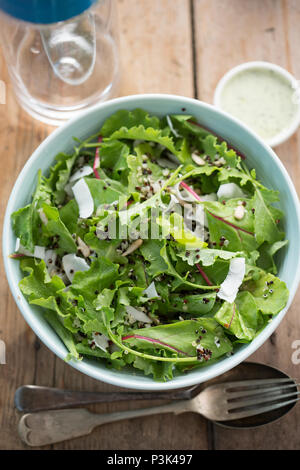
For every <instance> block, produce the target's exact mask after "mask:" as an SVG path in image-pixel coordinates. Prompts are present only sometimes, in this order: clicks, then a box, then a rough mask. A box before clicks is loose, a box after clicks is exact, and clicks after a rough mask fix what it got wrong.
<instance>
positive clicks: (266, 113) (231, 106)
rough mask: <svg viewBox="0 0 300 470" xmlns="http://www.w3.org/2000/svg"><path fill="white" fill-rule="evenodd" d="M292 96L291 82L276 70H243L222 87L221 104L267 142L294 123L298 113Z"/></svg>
mask: <svg viewBox="0 0 300 470" xmlns="http://www.w3.org/2000/svg"><path fill="white" fill-rule="evenodd" d="M294 93H295V90H294V89H293V88H292V86H291V83H290V82H289V81H288V80H287V79H285V78H284V77H283V76H281V75H280V74H279V73H277V72H276V71H273V70H268V69H264V68H252V69H245V70H242V71H240V72H239V73H237V74H236V75H235V76H233V77H232V78H231V79H229V81H228V82H227V83H226V84H225V86H224V88H223V91H222V93H221V97H220V104H221V107H222V109H223V110H224V111H227V112H228V113H230V114H232V115H233V116H235V117H237V118H238V119H240V120H241V121H243V122H244V123H245V124H247V125H248V126H249V127H251V128H252V129H253V130H254V131H255V132H257V134H259V135H260V136H261V137H262V138H263V139H266V140H268V139H271V138H272V137H274V136H275V135H277V134H279V133H280V132H281V131H283V130H284V129H286V128H288V127H289V126H290V124H291V122H292V121H293V119H294V117H295V115H296V113H297V111H298V104H297V103H295V102H294V100H293V95H294Z"/></svg>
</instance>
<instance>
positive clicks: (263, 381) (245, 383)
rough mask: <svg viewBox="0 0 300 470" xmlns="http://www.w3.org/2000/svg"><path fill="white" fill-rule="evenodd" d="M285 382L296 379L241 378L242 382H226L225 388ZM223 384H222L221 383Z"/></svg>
mask: <svg viewBox="0 0 300 470" xmlns="http://www.w3.org/2000/svg"><path fill="white" fill-rule="evenodd" d="M284 382H294V379H289V378H286V379H276V378H274V379H257V380H241V381H240V382H224V383H223V384H222V385H224V388H225V389H226V390H227V391H228V390H229V389H230V388H239V387H253V386H257V385H271V384H274V385H278V384H281V383H284ZM220 385H221V384H220Z"/></svg>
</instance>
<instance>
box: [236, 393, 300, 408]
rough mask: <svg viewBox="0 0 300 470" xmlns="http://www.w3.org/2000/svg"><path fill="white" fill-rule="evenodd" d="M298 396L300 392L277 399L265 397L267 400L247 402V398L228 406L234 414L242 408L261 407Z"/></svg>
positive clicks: (277, 397) (258, 399)
mask: <svg viewBox="0 0 300 470" xmlns="http://www.w3.org/2000/svg"><path fill="white" fill-rule="evenodd" d="M297 395H300V392H290V393H285V394H283V395H279V396H276V397H274V396H273V397H265V398H261V399H260V398H252V399H250V400H247V398H245V399H244V400H243V401H238V402H234V403H230V404H229V406H228V410H229V411H231V410H232V412H234V410H241V409H242V408H248V406H253V405H254V406H259V405H261V404H262V403H268V402H269V403H271V402H273V401H277V402H278V400H281V399H283V398H288V397H292V396H294V397H296V396H297Z"/></svg>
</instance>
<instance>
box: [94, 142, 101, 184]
mask: <svg viewBox="0 0 300 470" xmlns="http://www.w3.org/2000/svg"><path fill="white" fill-rule="evenodd" d="M98 142H102V137H101V135H100V136H99V137H98ZM99 166H100V147H97V148H96V152H95V160H94V164H93V172H94V175H95V178H97V179H98V180H99V179H100V175H99V173H98V170H97V168H99Z"/></svg>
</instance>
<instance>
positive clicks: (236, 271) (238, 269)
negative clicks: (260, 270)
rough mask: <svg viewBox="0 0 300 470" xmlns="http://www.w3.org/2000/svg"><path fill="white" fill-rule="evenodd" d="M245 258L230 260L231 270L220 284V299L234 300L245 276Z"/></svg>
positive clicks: (218, 294)
mask: <svg viewBox="0 0 300 470" xmlns="http://www.w3.org/2000/svg"><path fill="white" fill-rule="evenodd" d="M245 270H246V265H245V258H232V259H231V260H230V265H229V271H228V274H227V276H226V278H225V280H224V281H223V282H222V284H221V286H220V290H219V292H218V293H217V296H218V297H219V298H220V299H223V300H226V301H227V302H229V303H230V304H232V302H234V300H235V298H236V296H237V293H238V290H239V287H240V285H241V284H242V282H243V279H244V276H245Z"/></svg>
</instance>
